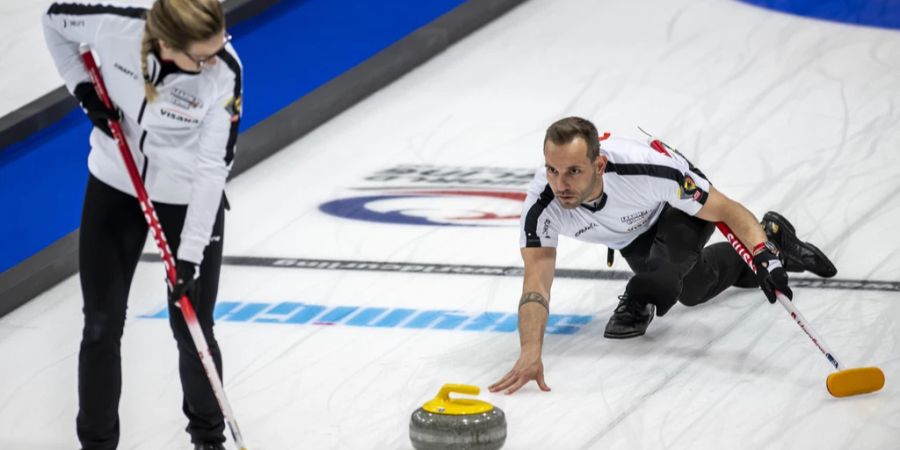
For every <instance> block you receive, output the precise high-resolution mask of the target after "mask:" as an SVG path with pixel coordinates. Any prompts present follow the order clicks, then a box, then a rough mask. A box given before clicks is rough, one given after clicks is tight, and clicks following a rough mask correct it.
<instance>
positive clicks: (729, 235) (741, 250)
mask: <svg viewBox="0 0 900 450" xmlns="http://www.w3.org/2000/svg"><path fill="white" fill-rule="evenodd" d="M716 227H717V228H718V229H719V231H721V232H722V234H724V235H725V239H728V243H730V244H731V246H732V247H734V249H735V251H737V253H738V255H740V257H741V259H743V260H744V262H745V263H747V265H748V266H750V269H751V270H753V273H756V266H755V265H753V257H751V256H750V252H749V251H747V247H745V246H744V244H742V243H741V241H740V240H738V238H737V237H736V236H735V235H734V232H732V231H731V228H729V227H728V225H726V224H725V222H717V223H716ZM775 298H777V299H778V303H781V306H784V309H786V310H787V311H788V313H790V315H791V317H792V318H793V319H794V321H795V322H797V325H800V329H802V330H803V332H804V333H806V335H807V336H809V338H810V339H812V341H813V344H816V347H818V348H819V350H820V351H821V352H822V353H823V354H825V358H827V359H828V362H829V363H831V365H832V366H834V369H835V370H841V363H840V362H838V360H837V358H836V357H835V356H834V353H832V352H831V349H829V348H828V345H827V344H825V341H824V340H822V338H821V337H820V336H819V334H818V333H816V330H813V328H812V326H810V325H809V322H807V321H806V318H805V317H803V314H800V311H799V310H798V309H797V307H796V306H794V302H792V301H791V299H789V298H787V296H786V295H784V294H782V293H781V292H780V291H778V290H775Z"/></svg>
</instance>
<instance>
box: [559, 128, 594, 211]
mask: <svg viewBox="0 0 900 450" xmlns="http://www.w3.org/2000/svg"><path fill="white" fill-rule="evenodd" d="M606 161H607V159H606V156H604V155H600V156H598V157H597V159H596V160H594V161H591V160H589V159H588V156H587V143H586V142H584V139H582V138H580V137H577V138H575V139H574V140H572V142H569V143H568V144H562V145H557V144H554V143H553V142H550V141H547V142H545V143H544V163H545V165H546V167H547V182H549V183H550V189H552V190H553V193H554V194H555V195H556V198H557V200H559V203H560V204H561V205H562V207H563V208H566V209H572V208H577V207H578V205H580V204H582V203H584V202H586V201H590V200H593V199H595V198H597V197H599V196H600V194H601V193H602V192H603V178H602V174H603V170H604V169H605V168H606Z"/></svg>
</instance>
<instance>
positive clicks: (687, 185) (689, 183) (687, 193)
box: [678, 175, 700, 200]
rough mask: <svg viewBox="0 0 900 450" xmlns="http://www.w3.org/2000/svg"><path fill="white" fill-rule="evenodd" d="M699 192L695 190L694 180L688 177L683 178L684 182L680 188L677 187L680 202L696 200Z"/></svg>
mask: <svg viewBox="0 0 900 450" xmlns="http://www.w3.org/2000/svg"><path fill="white" fill-rule="evenodd" d="M699 193H700V190H699V189H698V188H697V183H695V182H694V179H693V178H691V176H690V175H685V176H684V182H683V183H681V186H679V187H678V195H679V197H681V199H682V200H687V199H689V198H693V199H697V198H698V196H699V195H698V194H699Z"/></svg>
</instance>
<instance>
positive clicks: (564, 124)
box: [544, 117, 600, 161]
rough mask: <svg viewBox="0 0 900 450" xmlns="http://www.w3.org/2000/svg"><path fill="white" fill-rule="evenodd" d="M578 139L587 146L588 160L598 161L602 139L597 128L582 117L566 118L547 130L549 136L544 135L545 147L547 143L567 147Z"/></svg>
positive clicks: (554, 123)
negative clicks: (566, 145) (582, 140)
mask: <svg viewBox="0 0 900 450" xmlns="http://www.w3.org/2000/svg"><path fill="white" fill-rule="evenodd" d="M577 137H580V138H582V139H584V142H585V143H586V144H587V157H588V159H589V160H590V161H593V160H595V159H597V156H599V155H600V137H599V135H598V133H597V127H595V126H594V124H592V123H591V122H590V121H589V120H587V119H582V118H581V117H566V118H565V119H560V120H557V121H556V122H553V125H550V128H547V134H546V135H544V145H547V141H550V142H552V143H554V144H556V145H565V144H568V143H570V142H572V141H573V140H575V138H577Z"/></svg>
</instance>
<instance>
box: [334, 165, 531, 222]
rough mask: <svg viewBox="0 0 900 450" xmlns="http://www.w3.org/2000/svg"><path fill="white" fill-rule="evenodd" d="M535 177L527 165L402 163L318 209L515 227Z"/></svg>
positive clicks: (375, 218) (359, 216) (350, 215)
mask: <svg viewBox="0 0 900 450" xmlns="http://www.w3.org/2000/svg"><path fill="white" fill-rule="evenodd" d="M533 175H534V170H533V169H522V168H518V169H508V168H499V167H453V166H430V165H400V166H395V167H390V168H388V169H383V170H380V171H378V172H375V173H373V174H371V175H369V176H368V177H366V178H365V179H364V181H363V184H362V185H361V186H357V187H355V188H354V189H353V191H355V192H354V194H351V195H349V196H347V197H343V198H339V199H336V200H331V201H329V202H326V203H324V204H322V205H321V206H319V210H321V211H322V212H324V213H326V214H329V215H332V216H335V217H340V218H344V219H352V220H362V221H366V222H376V223H388V224H403V225H429V226H462V227H485V226H514V225H517V224H518V222H519V214H520V213H521V212H522V202H524V201H525V195H526V194H525V187H526V186H527V185H528V182H529V181H531V178H532V176H533ZM359 191H367V192H365V193H359Z"/></svg>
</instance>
